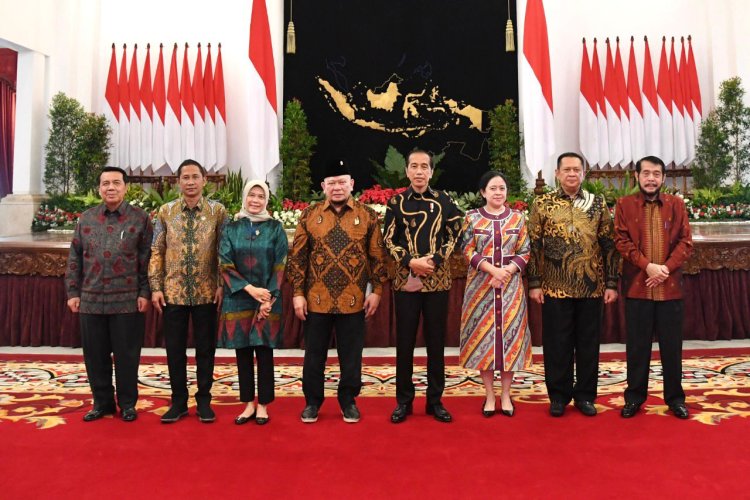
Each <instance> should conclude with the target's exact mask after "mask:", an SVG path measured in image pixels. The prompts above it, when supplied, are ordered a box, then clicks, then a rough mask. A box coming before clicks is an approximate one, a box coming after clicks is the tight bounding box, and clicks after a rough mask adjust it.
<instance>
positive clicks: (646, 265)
mask: <svg viewBox="0 0 750 500" xmlns="http://www.w3.org/2000/svg"><path fill="white" fill-rule="evenodd" d="M635 170H636V178H637V180H638V185H639V187H640V192H639V193H637V194H633V195H630V196H624V197H622V198H620V199H619V200H617V207H616V209H615V245H616V246H617V250H618V251H619V252H620V253H621V254H622V257H623V265H622V287H623V293H624V294H625V297H626V299H625V320H626V322H627V344H626V352H627V364H628V387H627V389H626V390H625V406H624V407H623V409H622V411H621V413H620V414H621V415H622V417H623V418H630V417H632V416H634V415H635V414H636V413H637V412H638V410H639V409H640V407H641V405H642V404H643V403H644V402H645V401H646V397H647V391H648V372H649V361H650V359H651V339H652V336H653V334H654V333H656V334H657V336H658V338H659V354H660V355H661V364H662V369H663V374H664V376H663V379H664V400H665V402H666V403H667V405H669V409H670V410H671V411H672V413H673V414H674V416H676V417H678V418H682V419H686V418H688V417H689V413H688V409H687V407H686V406H685V392H684V391H683V390H682V383H681V379H682V321H683V312H684V311H683V301H682V271H681V267H682V265H683V264H684V263H685V261H687V260H688V258H689V257H690V254H691V253H692V250H693V242H692V238H691V236H690V225H689V224H688V215H687V211H686V210H685V203H684V202H683V201H682V199H681V198H680V197H678V196H672V195H669V194H665V193H661V192H660V191H661V187H662V185H663V184H664V177H665V172H664V162H663V161H662V160H661V159H659V158H657V157H655V156H647V157H645V158H642V159H641V160H640V161H638V163H636V165H635Z"/></svg>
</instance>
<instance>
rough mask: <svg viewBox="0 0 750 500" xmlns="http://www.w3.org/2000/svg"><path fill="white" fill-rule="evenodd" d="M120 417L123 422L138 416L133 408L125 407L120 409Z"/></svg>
mask: <svg viewBox="0 0 750 500" xmlns="http://www.w3.org/2000/svg"><path fill="white" fill-rule="evenodd" d="M120 418H122V421H123V422H132V421H134V420H135V419H137V418H138V413H137V412H136V411H135V408H125V409H124V410H122V413H121V414H120Z"/></svg>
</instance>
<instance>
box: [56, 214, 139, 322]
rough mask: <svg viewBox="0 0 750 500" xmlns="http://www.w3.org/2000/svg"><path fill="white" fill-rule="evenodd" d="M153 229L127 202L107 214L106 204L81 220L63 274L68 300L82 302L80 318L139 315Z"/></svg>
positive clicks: (82, 215) (84, 215) (83, 216)
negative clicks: (82, 316) (85, 315)
mask: <svg viewBox="0 0 750 500" xmlns="http://www.w3.org/2000/svg"><path fill="white" fill-rule="evenodd" d="M152 232H153V227H152V226H151V220H150V219H149V216H148V214H147V213H146V212H145V211H144V210H142V209H140V208H138V207H134V206H133V205H130V204H129V203H127V202H122V203H121V204H120V206H119V207H118V208H116V209H115V210H112V211H110V210H109V209H108V208H107V206H106V205H105V204H101V205H98V206H96V207H93V208H90V209H88V210H86V211H85V212H83V213H82V214H81V217H80V219H79V221H78V224H77V225H76V229H75V232H74V234H73V241H72V242H71V244H70V252H69V254H68V265H67V269H66V272H65V288H66V292H67V295H68V298H73V297H79V298H80V299H81V306H80V307H81V309H80V311H81V312H82V313H84V314H121V313H133V312H136V311H137V310H138V297H143V298H147V299H148V298H150V297H151V291H150V289H149V286H148V274H147V270H148V262H149V256H150V255H151V237H152V236H151V235H152Z"/></svg>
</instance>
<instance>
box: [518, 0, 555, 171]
mask: <svg viewBox="0 0 750 500" xmlns="http://www.w3.org/2000/svg"><path fill="white" fill-rule="evenodd" d="M522 53H523V56H522V57H520V61H519V65H520V71H519V80H520V88H519V93H520V101H521V102H520V104H521V127H522V129H523V135H524V154H525V157H526V165H527V166H528V168H529V170H530V171H531V173H532V174H533V175H535V176H536V175H537V173H538V172H540V171H544V170H545V167H547V170H548V171H549V170H550V167H551V166H552V164H553V160H552V156H553V155H554V154H555V126H554V125H555V124H554V115H553V111H554V107H553V104H552V72H551V70H550V58H549V41H548V37H547V20H546V18H545V16H544V5H543V4H542V0H529V1H528V2H527V3H526V14H525V16H524V28H523V51H522Z"/></svg>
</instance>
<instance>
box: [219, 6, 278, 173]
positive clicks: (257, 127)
mask: <svg viewBox="0 0 750 500" xmlns="http://www.w3.org/2000/svg"><path fill="white" fill-rule="evenodd" d="M249 57H250V62H251V63H252V65H251V69H250V79H249V91H250V110H249V113H248V134H249V137H248V142H249V146H250V169H249V170H250V171H249V172H246V175H247V176H249V178H251V179H266V178H267V177H268V173H269V172H270V171H271V170H272V169H273V168H274V167H276V166H277V165H278V164H279V121H278V112H277V107H278V103H277V97H276V65H275V63H274V58H273V44H272V40H271V29H270V27H269V25H268V11H267V10H266V0H253V8H252V14H251V16H250V48H249ZM217 118H218V117H217Z"/></svg>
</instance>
